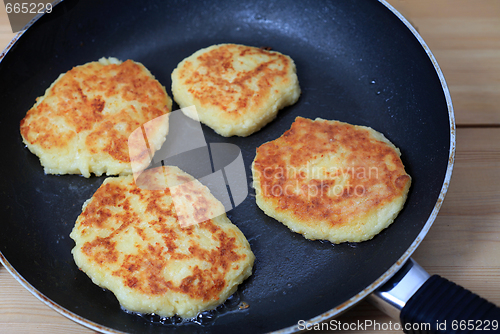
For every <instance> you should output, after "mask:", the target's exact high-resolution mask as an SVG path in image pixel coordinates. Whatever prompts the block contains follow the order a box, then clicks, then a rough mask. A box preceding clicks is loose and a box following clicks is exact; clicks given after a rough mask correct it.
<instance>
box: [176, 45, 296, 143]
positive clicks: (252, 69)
mask: <svg viewBox="0 0 500 334" xmlns="http://www.w3.org/2000/svg"><path fill="white" fill-rule="evenodd" d="M172 93H173V95H174V100H175V101H176V102H177V103H178V104H179V106H180V107H181V108H185V107H189V106H192V105H194V106H195V107H196V110H197V112H198V115H197V116H196V115H188V116H190V117H192V118H194V119H199V120H200V121H201V122H202V123H204V124H206V125H208V126H209V127H211V128H212V129H214V130H215V131H216V132H217V133H218V134H220V135H222V136H225V137H229V136H234V135H236V136H242V137H245V136H248V135H250V134H252V133H254V132H255V131H258V130H260V129H261V128H262V127H263V126H264V125H266V124H267V123H269V122H270V121H272V120H273V119H274V118H275V117H276V115H277V113H278V110H280V109H281V108H284V107H286V106H289V105H291V104H294V103H295V102H297V100H298V98H299V96H300V87H299V82H298V79H297V74H296V69H295V64H294V62H293V60H292V59H291V58H290V57H288V56H285V55H283V54H281V53H279V52H275V51H268V50H265V49H262V48H256V47H250V46H245V45H236V44H219V45H213V46H210V47H208V48H205V49H202V50H199V51H197V52H195V53H194V54H193V55H191V56H190V57H188V58H186V59H184V60H183V61H182V62H181V63H180V64H179V65H178V66H177V68H176V69H175V70H174V71H173V73H172Z"/></svg>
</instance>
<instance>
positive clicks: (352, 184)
mask: <svg viewBox="0 0 500 334" xmlns="http://www.w3.org/2000/svg"><path fill="white" fill-rule="evenodd" d="M372 131H373V130H372ZM331 153H333V154H338V155H339V156H340V157H341V159H342V160H343V166H344V168H343V170H342V169H336V168H326V169H325V174H324V175H325V176H326V177H325V178H322V179H320V178H315V177H311V175H308V173H307V172H306V169H304V168H303V167H304V166H307V164H308V163H309V162H311V161H313V160H314V159H318V158H323V157H326V156H328V155H329V154H331ZM346 166H347V167H346ZM253 169H254V177H256V178H257V181H258V185H259V189H257V191H259V192H260V196H262V198H263V201H265V202H266V203H269V205H271V206H272V207H273V209H274V210H276V211H277V212H286V213H287V214H288V215H290V216H291V219H294V220H296V221H298V222H300V223H303V224H307V225H310V226H314V225H316V224H317V223H318V222H326V223H327V224H328V225H329V226H330V227H335V226H336V225H342V224H344V223H347V222H350V221H352V220H353V219H355V218H356V217H363V216H364V215H366V214H369V213H371V212H374V211H376V210H378V209H380V208H382V207H383V206H384V205H386V204H387V203H390V202H392V201H393V200H394V199H395V198H397V197H402V196H405V195H406V192H407V191H408V187H409V185H410V182H411V178H410V176H409V175H407V174H406V172H405V170H404V166H403V163H402V162H401V159H400V157H399V152H398V151H397V150H396V148H395V147H394V146H393V145H391V144H388V142H386V141H381V140H378V139H376V138H374V137H373V136H372V134H371V133H370V131H369V129H368V128H365V127H358V126H353V125H350V124H347V123H342V122H334V121H325V120H316V121H312V120H310V119H305V118H302V117H297V119H296V120H295V122H294V123H293V124H292V126H291V128H290V130H288V131H286V132H285V133H284V134H283V135H282V136H281V137H280V138H278V139H276V140H273V141H271V142H268V143H265V144H263V145H261V146H260V147H258V148H257V155H256V158H255V161H254V166H253ZM341 176H343V177H347V178H348V182H347V186H346V184H344V185H343V186H342V187H339V188H338V189H337V190H336V189H335V188H334V187H335V186H336V184H337V182H339V180H340V179H339V178H340V177H341ZM297 185H298V186H299V187H300V190H299V193H296V192H294V191H292V189H296V188H297ZM287 190H289V191H287ZM361 190H363V191H361Z"/></svg>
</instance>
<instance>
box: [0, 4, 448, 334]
mask: <svg viewBox="0 0 500 334" xmlns="http://www.w3.org/2000/svg"><path fill="white" fill-rule="evenodd" d="M62 1H63V0H56V1H54V2H52V5H53V6H55V5H57V4H59V3H61V2H62ZM378 2H379V3H381V4H382V5H384V6H385V7H386V8H387V9H389V10H390V11H391V12H392V13H393V14H394V15H395V16H396V17H397V18H398V19H399V20H400V21H401V22H402V23H403V24H404V25H405V26H406V27H407V28H408V29H409V30H410V32H411V33H412V34H413V36H414V37H415V38H416V39H417V40H418V42H419V43H420V45H421V46H422V48H423V49H424V51H425V53H426V54H427V56H428V58H429V60H430V61H431V62H432V64H433V66H434V69H435V72H436V74H437V75H438V78H439V81H440V83H441V87H442V89H443V93H444V96H445V99H446V104H447V109H448V118H449V124H450V149H449V155H448V165H447V169H446V174H445V178H444V181H443V185H442V187H441V191H440V193H439V196H438V199H437V201H436V204H435V206H434V208H433V210H432V212H431V214H430V216H429V218H428V219H427V221H426V223H425V225H424V227H423V228H422V230H421V231H420V233H419V234H418V236H417V237H416V238H415V240H414V242H413V243H412V244H411V245H410V247H409V248H408V249H407V250H406V252H405V253H404V254H403V255H402V256H401V257H400V258H399V259H398V260H397V261H396V263H394V264H393V265H392V266H391V267H390V268H389V269H388V270H387V271H386V272H385V273H384V274H382V275H381V276H380V277H379V278H378V279H377V280H375V281H374V282H373V283H372V284H370V285H369V286H368V287H366V288H365V289H363V290H362V291H361V292H359V293H358V294H356V295H355V296H353V297H352V298H350V299H349V300H347V301H345V302H344V303H342V304H340V305H338V306H336V307H334V308H332V309H330V310H329V311H326V312H324V313H322V314H320V315H318V316H316V317H314V318H311V319H309V320H305V319H304V323H303V326H310V325H313V324H316V323H321V322H325V321H327V320H330V319H332V318H335V317H337V316H339V315H341V314H342V313H344V312H346V311H347V310H349V309H350V308H351V307H353V306H355V305H356V304H357V303H359V302H360V301H361V300H363V299H364V298H366V297H367V296H368V295H369V294H371V293H372V292H373V291H374V290H376V289H377V288H378V287H380V286H382V285H383V284H384V283H386V282H387V281H388V280H389V279H390V278H391V277H392V276H394V275H395V274H396V273H397V272H398V271H399V269H401V267H402V266H403V265H404V264H405V263H406V261H408V260H409V259H410V257H411V255H412V254H413V252H414V251H415V250H416V248H417V247H418V246H419V245H420V243H421V242H422V240H423V239H424V237H425V236H426V235H427V233H428V231H429V229H430V228H431V226H432V225H433V223H434V221H435V219H436V217H437V215H438V213H439V210H440V208H441V206H442V203H443V201H444V198H445V196H446V193H447V191H448V187H449V183H450V180H451V176H452V172H453V167H454V162H455V150H456V126H455V115H454V110H453V105H452V100H451V95H450V92H449V88H448V85H447V83H446V80H445V78H444V74H443V72H442V71H441V68H440V67H439V64H438V62H437V60H436V58H435V57H434V55H433V53H432V52H431V50H430V48H429V47H428V46H427V44H426V43H425V41H424V40H423V38H422V37H421V36H420V34H419V33H418V31H417V30H416V29H415V28H414V27H413V25H412V24H411V23H410V22H409V21H408V20H407V19H406V18H405V17H404V16H403V15H402V14H401V13H400V12H399V11H398V10H396V9H395V8H394V7H393V6H392V5H390V4H389V3H388V2H387V0H378ZM43 15H45V14H42V15H37V16H36V17H35V18H33V19H32V20H31V21H30V22H29V23H28V24H27V25H26V26H25V27H24V28H23V30H21V31H20V32H18V33H17V34H16V35H15V36H14V38H13V39H12V40H11V41H10V43H9V44H8V45H7V46H6V47H5V48H4V49H3V51H2V52H1V54H0V62H2V61H3V60H4V58H5V56H6V55H7V53H8V52H9V51H10V49H11V48H12V47H13V46H14V44H15V43H16V42H17V41H18V40H19V39H20V38H21V36H22V35H23V34H24V33H25V32H26V31H27V30H28V29H29V28H31V26H32V25H33V24H34V23H35V22H36V21H37V20H38V19H40V18H41V17H42V16H43ZM0 264H2V265H3V266H4V268H5V269H6V270H7V271H8V272H9V273H10V274H11V275H12V276H13V277H14V278H15V279H16V280H17V281H18V282H19V283H20V284H21V285H22V286H23V287H24V288H25V289H26V290H28V291H29V292H30V293H31V294H33V295H34V296H35V297H36V298H38V299H39V300H40V301H42V302H43V303H44V304H45V305H47V306H49V307H50V308H52V309H53V310H55V311H57V312H58V313H60V314H61V315H63V316H64V317H66V318H68V319H70V320H72V321H74V322H76V323H78V324H80V325H82V326H85V327H87V328H89V329H92V330H95V331H97V332H100V333H106V334H107V333H111V334H116V333H125V332H122V331H118V330H115V329H112V328H109V327H106V326H102V325H99V324H97V323H95V322H93V321H90V320H88V319H86V318H83V317H81V316H79V315H77V314H75V313H73V312H71V311H69V310H67V309H66V308H64V307H62V306H60V305H59V304H57V303H55V302H53V301H52V300H50V299H49V298H48V297H46V296H45V295H44V294H42V293H41V292H40V291H38V290H37V289H36V288H35V287H34V286H32V285H31V284H30V283H29V282H28V281H27V280H26V279H24V277H22V276H21V275H20V274H19V273H18V272H17V271H16V269H15V268H14V267H13V266H12V265H11V264H10V263H9V261H8V260H7V259H6V258H5V256H4V255H3V254H2V252H1V251H0ZM298 331H300V328H299V324H298V323H297V324H296V325H293V326H289V327H286V328H283V329H280V330H277V331H273V332H272V333H276V334H287V333H295V332H298Z"/></svg>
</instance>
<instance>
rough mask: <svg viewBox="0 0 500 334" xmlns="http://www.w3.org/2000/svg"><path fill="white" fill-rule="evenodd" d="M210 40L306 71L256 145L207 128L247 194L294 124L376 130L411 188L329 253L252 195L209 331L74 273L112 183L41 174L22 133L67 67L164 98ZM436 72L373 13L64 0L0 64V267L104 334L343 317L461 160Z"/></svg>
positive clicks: (411, 241)
mask: <svg viewBox="0 0 500 334" xmlns="http://www.w3.org/2000/svg"><path fill="white" fill-rule="evenodd" d="M217 43H241V44H247V45H252V46H259V47H260V46H262V47H270V48H272V49H273V50H276V51H280V52H282V53H284V54H287V55H290V56H291V57H292V58H293V59H294V61H295V63H296V66H297V73H298V77H299V82H300V86H301V89H302V95H301V97H300V99H299V101H298V102H297V103H296V104H295V105H293V106H290V107H287V108H285V109H283V110H281V111H280V112H279V115H278V117H277V119H275V120H274V121H272V122H271V123H270V124H268V125H267V126H266V127H264V128H263V129H262V130H260V131H259V132H257V133H255V134H253V135H251V136H249V137H246V138H239V137H232V138H223V137H221V136H219V135H217V134H216V133H215V132H213V131H212V130H211V129H209V128H207V127H205V126H203V130H204V133H205V136H206V140H207V142H208V143H211V142H228V143H233V144H235V145H237V146H238V147H239V148H240V149H241V150H242V153H243V159H244V162H245V166H246V172H247V176H248V182H249V184H250V183H251V173H250V165H251V162H252V160H253V159H254V157H255V149H256V147H258V146H259V145H261V144H263V143H265V142H267V141H269V140H273V139H275V138H277V137H279V136H280V135H281V134H283V132H284V131H286V130H287V129H289V128H290V125H291V124H292V122H293V121H294V119H295V117H297V116H304V117H308V118H316V117H321V118H325V119H334V120H341V121H344V122H349V123H353V124H358V125H366V126H370V127H372V128H374V129H376V130H378V131H380V132H382V133H384V134H385V135H386V137H387V138H388V139H389V140H391V141H392V142H393V143H394V144H395V145H396V146H397V147H399V148H400V149H401V152H402V160H403V163H404V164H405V166H406V170H407V172H408V173H409V174H410V175H411V176H412V178H413V182H412V186H411V189H410V193H409V196H408V200H407V202H406V204H405V207H404V209H403V210H402V211H401V213H400V215H399V216H398V217H397V219H396V221H395V222H394V224H392V225H391V226H390V227H389V228H387V229H386V230H384V231H383V232H382V233H380V234H379V235H378V236H376V237H375V238H374V239H372V240H370V241H366V242H363V243H344V244H340V245H332V244H331V243H329V242H321V241H310V240H306V239H305V238H304V237H302V236H301V235H299V234H296V233H293V232H291V231H289V230H288V229H287V228H286V227H285V226H284V225H282V224H281V223H279V222H277V221H275V220H274V219H272V218H269V217H267V216H266V215H265V214H264V213H263V212H262V211H261V210H260V209H259V208H258V207H257V205H256V203H255V199H254V197H253V196H252V195H253V192H252V189H251V188H250V189H249V195H248V197H247V198H246V200H245V201H244V202H243V203H242V204H241V205H239V206H238V207H237V208H235V209H233V210H232V211H230V212H228V217H229V218H230V219H231V221H232V222H233V223H234V224H236V225H237V226H238V227H239V228H240V229H241V230H242V231H243V233H244V234H245V235H246V237H247V239H248V240H249V242H250V245H251V247H252V250H253V251H254V253H255V255H256V262H255V266H254V271H253V275H252V276H251V277H250V278H249V279H248V280H247V281H245V282H244V284H242V285H241V286H240V288H239V290H238V292H237V293H236V294H235V295H234V296H233V297H232V298H231V299H230V300H229V301H228V302H227V303H226V304H225V306H223V307H220V308H219V309H218V310H217V311H215V312H212V313H209V314H205V316H204V317H203V318H204V319H202V320H201V321H198V322H201V323H202V324H201V325H200V324H198V323H196V322H189V323H181V324H171V323H172V322H174V323H175V322H179V321H178V319H167V320H164V319H163V320H161V319H158V318H154V317H145V316H138V315H134V314H128V313H126V312H124V311H123V310H122V309H120V306H119V304H118V302H117V301H116V299H115V297H114V296H113V294H112V293H111V292H109V291H105V290H103V289H101V288H99V287H97V286H95V285H94V284H93V283H92V282H91V280H90V279H89V278H88V277H87V276H86V275H85V274H84V273H83V272H81V271H79V270H78V268H77V267H76V265H75V263H74V262H73V259H72V255H71V253H70V251H71V249H72V248H73V246H74V244H73V241H72V240H71V239H70V238H69V233H70V231H71V229H72V227H73V224H74V222H75V220H76V218H77V216H78V215H79V214H80V212H81V207H82V204H83V202H84V201H85V200H87V199H88V198H90V197H91V196H92V194H93V193H94V191H95V190H96V189H97V188H98V187H99V186H100V184H101V183H102V182H103V180H104V178H105V177H95V176H93V177H91V178H88V179H87V178H83V177H81V176H75V175H63V176H56V175H45V174H44V172H43V168H42V167H41V165H40V163H39V161H38V158H37V157H36V156H34V155H33V154H32V153H30V152H29V150H28V149H27V148H26V147H25V145H24V144H23V143H22V140H21V136H20V134H19V122H20V120H21V119H22V118H23V117H24V115H25V114H26V111H27V110H28V109H29V108H30V107H31V106H32V105H33V104H34V102H35V98H36V97H38V96H41V95H43V94H44V92H45V89H47V88H48V86H49V85H50V84H51V83H52V82H53V81H54V80H55V79H56V78H57V77H58V75H59V74H60V73H63V72H66V71H68V70H69V69H71V68H72V67H73V66H76V65H80V64H84V63H86V62H89V61H94V60H97V59H99V58H101V57H117V58H119V59H122V60H125V59H133V60H135V61H139V62H141V63H143V64H144V65H145V66H146V67H147V68H148V69H150V71H151V72H152V73H153V74H154V75H155V76H156V78H157V79H158V80H159V81H160V82H161V83H162V84H163V85H164V86H165V87H166V88H167V91H168V92H169V95H171V92H170V87H171V78H170V74H171V72H172V70H173V69H174V68H175V67H176V66H177V64H178V63H179V62H180V61H181V60H182V59H183V58H185V57H187V56H189V55H191V54H192V53H194V52H195V51H197V50H198V49H200V48H203V47H207V46H209V45H212V44H217ZM432 59H433V58H432V56H430V55H429V52H428V50H426V48H425V47H424V46H423V45H422V44H421V42H420V41H419V39H418V38H417V37H416V36H415V35H414V33H413V32H412V31H411V30H410V29H409V28H408V27H407V26H406V25H405V23H403V22H402V21H401V20H400V18H398V16H397V15H395V14H394V13H393V12H392V11H391V10H390V9H389V8H388V7H387V6H386V5H385V4H384V3H381V2H378V1H376V0H345V1H340V0H339V1H330V2H326V1H287V0H283V1H269V0H265V1H254V0H239V1H230V0H227V1H226V0H221V1H216V2H212V1H204V2H201V1H200V2H193V1H136V0H122V1H97V0H96V1H91V0H85V1H82V0H80V1H78V0H67V1H63V2H62V3H60V4H58V5H56V6H55V8H54V10H53V12H52V13H51V14H45V15H44V16H42V17H41V18H40V19H38V20H37V21H36V22H35V23H34V24H33V25H32V26H31V27H30V28H29V29H27V30H26V31H25V32H24V34H23V35H22V36H20V38H19V39H18V40H17V41H16V42H15V44H14V45H13V46H12V47H11V48H10V50H9V51H8V52H7V53H6V54H5V56H4V57H3V59H2V61H1V63H0V78H1V81H0V106H1V112H2V116H1V118H0V127H1V128H0V137H1V141H0V142H1V143H2V158H1V161H0V166H1V169H0V172H1V175H2V181H1V186H0V196H1V197H0V203H1V204H0V206H1V222H0V251H1V254H0V255H1V258H2V260H3V262H4V264H5V265H6V267H7V268H8V269H10V270H11V271H12V272H13V273H14V275H15V276H16V277H17V278H18V279H19V280H20V281H21V282H22V283H23V284H25V285H26V286H27V287H28V288H29V289H30V290H31V291H32V292H33V293H34V294H35V295H37V296H38V297H40V298H42V299H43V300H45V301H46V302H47V303H48V304H50V305H52V306H53V307H55V308H56V309H57V310H58V311H60V312H62V313H63V314H65V315H67V316H70V317H72V318H73V319H75V320H77V321H79V322H81V323H84V324H86V325H88V326H93V328H95V329H98V330H107V329H110V330H111V331H115V330H116V331H124V332H132V333H144V332H155V333H156V332H159V333H170V332H173V333H201V332H203V333H205V332H206V333H220V332H238V333H261V332H268V331H274V330H279V329H286V328H288V329H287V330H291V329H293V328H291V329H290V328H289V327H292V326H297V322H298V321H299V320H307V319H311V318H315V317H318V316H320V315H322V314H324V313H326V314H325V316H326V315H334V314H336V313H338V311H341V310H344V309H345V308H347V307H348V306H350V304H351V302H352V304H353V303H355V302H357V301H358V300H359V299H361V298H362V297H364V296H366V295H367V294H368V293H369V292H370V291H371V290H373V289H374V288H375V286H376V284H373V283H374V282H379V283H380V282H382V281H383V280H384V277H385V276H389V275H388V274H386V272H388V273H389V274H390V269H391V267H392V268H395V267H393V265H395V263H397V262H398V260H399V259H401V258H402V257H404V256H406V257H408V256H409V255H408V254H410V253H411V252H412V251H413V248H414V247H415V246H416V245H418V243H419V241H420V239H421V237H422V236H423V235H425V232H426V231H427V229H428V228H429V226H430V224H431V223H432V220H433V219H434V217H435V214H436V210H435V207H439V202H440V201H441V200H442V196H443V192H442V189H446V183H447V182H448V180H449V175H450V171H451V167H450V166H451V162H450V161H449V158H450V156H453V155H452V154H450V152H452V151H453V142H454V135H453V132H450V128H451V129H452V130H453V112H452V109H451V104H450V101H449V100H448V97H449V96H448V93H447V88H446V85H445V84H444V81H443V79H442V77H441V76H440V71H439V70H438V69H437V65H436V64H435V63H434V61H433V60H432ZM176 108H177V105H175V104H174V107H173V109H174V110H175V109H176ZM450 142H451V144H450ZM443 184H445V186H444V188H443ZM436 205H437V206H436ZM433 210H434V211H433ZM405 254H406V255H405ZM436 256H439V254H436ZM395 266H396V267H397V264H396V265H395ZM381 277H382V279H379V278H381ZM387 278H388V277H387ZM45 297H46V298H47V299H45ZM240 302H243V304H241V303H240ZM238 305H239V306H240V307H238ZM242 305H244V306H245V307H241V306H242ZM246 306H248V307H246ZM198 320H199V319H198Z"/></svg>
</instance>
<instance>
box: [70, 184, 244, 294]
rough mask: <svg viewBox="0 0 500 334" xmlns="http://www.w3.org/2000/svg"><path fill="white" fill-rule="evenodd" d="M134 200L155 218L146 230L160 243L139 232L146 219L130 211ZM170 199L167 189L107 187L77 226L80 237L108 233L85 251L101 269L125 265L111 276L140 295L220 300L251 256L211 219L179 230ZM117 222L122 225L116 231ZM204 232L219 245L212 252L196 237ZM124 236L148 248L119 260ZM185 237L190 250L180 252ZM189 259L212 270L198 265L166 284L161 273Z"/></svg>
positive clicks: (131, 185)
mask: <svg viewBox="0 0 500 334" xmlns="http://www.w3.org/2000/svg"><path fill="white" fill-rule="evenodd" d="M193 195H194V196H196V194H193ZM133 196H137V197H138V198H139V200H140V202H141V203H143V204H144V207H146V213H147V214H149V215H151V216H153V217H155V218H154V219H151V220H150V221H148V222H147V224H148V227H147V228H148V229H154V231H155V232H156V233H157V234H159V235H160V236H161V239H162V243H159V242H154V243H151V242H149V243H148V240H147V234H145V233H144V230H143V229H142V228H141V227H140V222H141V219H142V218H141V217H139V215H138V213H137V212H134V211H133V210H130V206H131V203H130V198H131V197H133ZM169 197H170V191H169V189H166V190H144V189H141V188H138V187H135V183H134V182H133V181H132V182H131V183H130V184H127V185H121V184H119V183H116V182H108V183H106V184H104V185H103V186H101V187H100V188H99V189H98V190H97V191H96V193H95V194H94V196H93V198H92V200H91V202H90V203H89V204H88V205H87V206H86V208H85V210H84V211H83V212H82V214H81V215H80V217H79V218H78V220H77V225H78V224H79V225H80V227H79V229H80V230H81V233H82V234H85V233H86V232H85V231H86V229H100V230H101V231H102V232H103V233H100V235H103V234H106V233H107V236H102V237H96V238H95V239H94V240H92V241H87V242H85V243H84V244H83V245H82V248H81V250H82V252H83V254H84V255H85V256H86V258H87V259H88V260H89V261H90V262H92V263H94V264H95V265H97V266H99V267H103V268H104V267H106V265H107V264H116V262H117V261H122V263H121V264H120V267H119V269H118V270H115V271H114V272H113V273H112V275H113V276H116V277H119V278H120V279H121V280H122V281H123V284H124V285H125V286H127V287H128V288H130V289H132V290H134V291H136V292H138V293H140V294H142V295H151V296H155V295H161V294H165V293H167V292H169V291H170V292H177V293H182V294H186V295H188V296H189V297H190V298H194V299H199V300H203V301H209V300H218V299H219V294H220V292H221V291H223V289H224V288H225V287H226V286H227V282H226V275H227V274H228V272H229V271H230V270H233V269H235V268H234V267H235V266H236V267H238V263H239V262H240V261H243V260H245V258H246V256H247V255H246V254H244V253H242V252H241V249H240V252H239V251H238V245H236V237H235V235H233V232H232V230H231V231H225V230H224V229H222V228H221V227H220V226H218V225H217V224H216V223H215V222H214V221H213V220H206V221H204V222H202V223H200V224H198V225H197V226H196V225H195V226H189V227H184V228H181V227H180V225H179V224H178V221H177V220H176V214H175V207H174V205H173V204H172V202H171V201H169ZM116 222H120V223H119V225H118V226H117V225H116ZM143 223H144V222H143ZM200 230H206V231H208V232H210V233H211V234H212V239H213V240H214V241H216V242H217V243H218V246H217V247H216V248H214V249H205V248H203V247H200V245H198V244H197V243H196V236H195V235H194V234H196V233H200ZM127 231H128V232H127ZM108 232H109V233H108ZM125 233H136V234H137V235H139V236H140V237H141V238H142V239H143V240H144V241H145V242H146V244H147V246H145V247H143V246H139V245H136V247H137V253H136V254H126V255H125V256H124V257H120V254H119V251H118V250H117V244H118V243H119V242H120V238H124V237H125V238H126V236H125ZM181 236H182V237H183V239H184V238H187V237H188V236H192V238H191V239H190V241H189V247H187V249H179V247H178V245H177V244H176V240H178V239H179V237H181ZM185 259H198V260H200V261H203V262H205V263H208V264H209V266H208V267H207V268H200V267H199V266H195V267H194V268H192V269H191V275H189V276H186V277H185V278H184V279H183V280H182V282H180V284H175V283H174V282H172V281H170V280H167V279H165V276H164V274H163V271H164V270H165V269H167V270H168V267H169V265H171V264H173V263H175V261H182V260H185Z"/></svg>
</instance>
